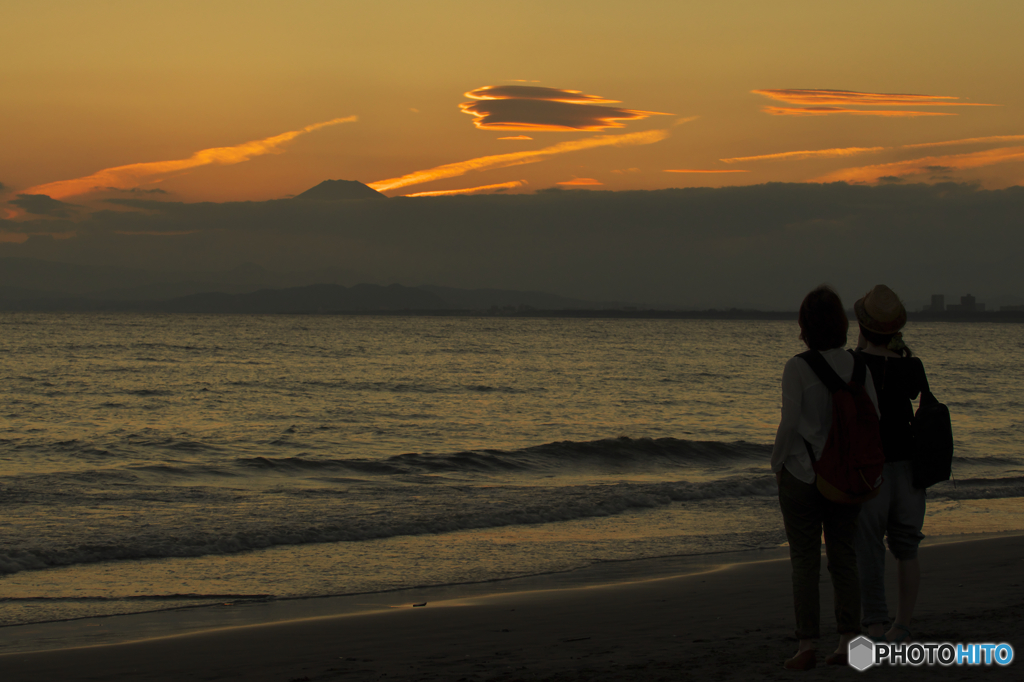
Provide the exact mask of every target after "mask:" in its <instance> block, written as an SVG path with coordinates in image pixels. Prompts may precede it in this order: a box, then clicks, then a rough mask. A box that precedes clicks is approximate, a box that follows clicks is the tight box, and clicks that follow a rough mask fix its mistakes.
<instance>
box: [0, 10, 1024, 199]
mask: <svg viewBox="0 0 1024 682" xmlns="http://www.w3.org/2000/svg"><path fill="white" fill-rule="evenodd" d="M3 24H4V30H3V40H2V41H0V79H2V82H3V88H2V93H3V94H2V96H0V97H2V106H0V149H2V155H0V184H2V189H0V202H4V203H3V204H2V205H3V206H6V208H7V210H8V212H9V215H8V217H10V218H17V217H19V216H17V215H14V214H13V213H11V211H13V210H15V209H13V208H12V205H11V204H7V203H6V202H8V201H12V200H16V197H17V195H18V194H47V195H49V196H51V197H53V198H55V199H61V200H62V201H68V202H73V203H77V204H83V203H85V204H88V203H89V202H90V200H95V199H99V198H102V197H103V196H109V195H110V193H111V192H112V191H113V192H115V193H116V192H125V191H131V190H134V191H135V192H141V191H146V190H154V189H159V190H162V191H163V192H166V193H167V194H166V195H162V196H166V197H167V198H173V199H176V200H179V201H186V202H196V201H238V200H265V199H273V198H282V197H287V196H291V195H294V194H298V193H300V192H302V191H304V190H306V189H308V188H310V187H312V186H314V185H316V184H317V183H319V182H321V181H322V180H325V179H348V180H359V181H361V182H364V183H367V184H370V185H371V186H373V187H375V188H377V189H379V190H381V191H383V192H385V193H386V194H388V195H389V196H397V195H408V194H420V193H439V192H442V193H443V192H449V191H452V190H474V189H475V188H484V189H481V190H479V191H483V192H493V191H504V192H511V193H520V192H533V191H536V190H538V189H544V188H549V187H556V186H561V187H570V188H571V187H576V188H579V187H583V188H597V189H610V190H628V189H661V188H667V187H693V186H712V187H718V186H727V185H754V184H761V183H765V182H774V181H781V182H831V181H837V180H842V181H847V182H851V183H860V182H866V183H877V182H897V181H902V182H934V181H937V180H955V181H961V182H970V183H978V184H980V185H982V186H983V187H986V188H993V189H995V188H1003V187H1007V186H1011V185H1018V184H1022V183H1024V88H1021V86H1020V83H1021V76H1022V73H1021V71H1022V65H1024V41H1022V40H1021V39H1020V32H1021V28H1022V26H1024V3H1021V2H1019V1H1017V0H1005V1H1002V0H997V1H984V2H958V1H946V0H927V1H920V2H917V1H914V2H899V3H891V2H859V3H821V2H802V1H797V2H777V3H764V2H760V1H754V0H735V1H723V2H718V3H696V2H681V1H677V2H637V3H630V4H628V5H627V4H623V3H612V2H608V1H606V0H591V1H589V2H585V3H584V2H575V1H567V2H556V3H552V2H533V1H530V0H524V1H523V2H518V3H514V4H512V5H508V6H505V7H503V6H500V5H497V4H493V3H479V2H468V1H464V0H448V1H445V0H438V1H435V2H407V1H405V0H396V1H394V2H390V3H383V4H381V3H365V2H364V3H355V2H328V1H297V2H288V3H285V2H276V1H269V2H261V1H258V0H246V1H245V2H240V1H239V2H236V1H233V0H213V1H205V2H190V1H181V2H173V3H155V2H140V1H138V0H134V1H131V2H128V1H125V2H118V1H95V2H78V1H67V0H65V1H47V0H32V1H31V2H25V1H21V0H8V1H7V2H5V3H4V9H3ZM897 179H901V180H897ZM97 188H98V189H97ZM111 188H113V189H111ZM21 217H24V216H21Z"/></svg>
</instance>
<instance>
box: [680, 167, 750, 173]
mask: <svg viewBox="0 0 1024 682" xmlns="http://www.w3.org/2000/svg"><path fill="white" fill-rule="evenodd" d="M664 172H665V173H749V172H750V171H748V170H739V169H738V168H726V169H721V168H716V169H705V168H669V169H666V170H665V171H664Z"/></svg>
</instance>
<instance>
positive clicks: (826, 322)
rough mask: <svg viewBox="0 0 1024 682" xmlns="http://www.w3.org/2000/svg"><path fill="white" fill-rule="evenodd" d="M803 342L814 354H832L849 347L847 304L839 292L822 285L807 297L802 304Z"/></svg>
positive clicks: (801, 329)
mask: <svg viewBox="0 0 1024 682" xmlns="http://www.w3.org/2000/svg"><path fill="white" fill-rule="evenodd" d="M799 322H800V338H801V339H803V341H804V343H806V344H807V347H808V348H810V349H812V350H828V349H830V348H841V347H843V346H845V345H846V332H847V331H848V330H849V329H850V321H849V320H848V319H847V318H846V310H845V309H844V308H843V301H842V300H841V299H840V298H839V294H837V293H836V292H835V289H833V288H832V287H830V286H828V285H827V284H822V285H821V286H818V287H816V288H815V289H814V290H813V291H811V293H809V294H807V296H805V297H804V301H803V303H801V304H800V317H799Z"/></svg>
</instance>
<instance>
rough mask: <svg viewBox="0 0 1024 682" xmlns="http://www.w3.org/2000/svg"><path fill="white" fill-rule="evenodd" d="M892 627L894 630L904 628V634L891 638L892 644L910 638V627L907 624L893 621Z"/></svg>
mask: <svg viewBox="0 0 1024 682" xmlns="http://www.w3.org/2000/svg"><path fill="white" fill-rule="evenodd" d="M892 627H893V629H894V630H903V634H901V635H898V636H896V637H893V638H892V639H890V640H889V643H890V644H901V643H902V642H903V641H904V640H907V639H910V628H908V627H907V626H906V625H900V624H899V623H893V624H892Z"/></svg>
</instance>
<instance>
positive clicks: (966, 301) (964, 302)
mask: <svg viewBox="0 0 1024 682" xmlns="http://www.w3.org/2000/svg"><path fill="white" fill-rule="evenodd" d="M932 300H933V301H934V300H935V297H934V296H933V297H932ZM984 310H985V304H984V303H978V300H977V299H976V298H974V297H973V296H971V295H970V294H967V295H966V296H961V297H960V305H957V304H955V303H950V304H949V305H947V306H946V311H947V312H951V313H980V312H984Z"/></svg>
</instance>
